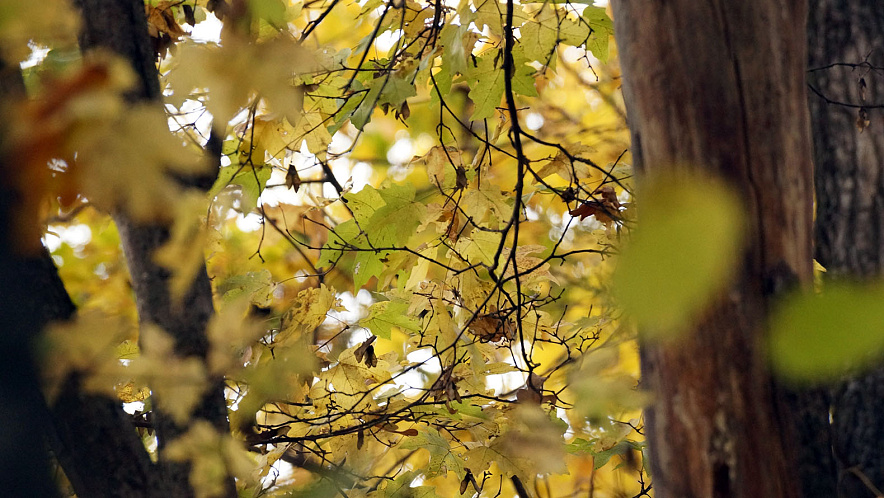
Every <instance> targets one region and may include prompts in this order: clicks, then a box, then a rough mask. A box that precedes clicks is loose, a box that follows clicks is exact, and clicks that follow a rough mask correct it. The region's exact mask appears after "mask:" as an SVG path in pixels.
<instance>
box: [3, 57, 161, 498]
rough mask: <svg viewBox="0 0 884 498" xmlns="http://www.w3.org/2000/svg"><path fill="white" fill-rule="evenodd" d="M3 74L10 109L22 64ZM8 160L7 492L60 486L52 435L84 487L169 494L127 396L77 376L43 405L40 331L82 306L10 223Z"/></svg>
mask: <svg viewBox="0 0 884 498" xmlns="http://www.w3.org/2000/svg"><path fill="white" fill-rule="evenodd" d="M0 62H2V61H0ZM2 73H3V74H2V83H0V101H2V103H3V106H2V107H3V112H4V115H5V112H6V111H8V110H9V106H10V105H12V103H13V102H14V101H18V100H19V99H22V98H24V97H25V90H24V83H23V81H22V78H21V73H20V68H19V67H18V66H17V65H16V66H8V65H3V71H2ZM2 122H3V123H6V122H7V120H6V119H4V120H2ZM0 135H3V134H2V133H0ZM4 148H5V147H4ZM10 165H15V166H16V167H17V166H18V163H17V162H16V161H12V160H9V159H8V158H6V157H5V153H0V170H2V172H0V186H2V187H0V188H2V192H3V194H2V195H0V199H2V200H0V220H2V222H0V282H2V285H0V302H2V303H3V305H2V306H0V310H2V312H0V317H2V318H0V323H3V324H4V333H3V334H2V338H0V350H2V351H4V352H8V354H4V357H5V358H6V360H5V361H4V368H3V371H4V372H8V373H9V375H8V376H7V375H4V376H3V379H2V382H0V386H2V387H0V406H2V407H3V409H2V410H0V441H2V442H0V461H2V462H3V463H2V471H0V475H2V478H0V482H2V483H3V491H4V493H5V494H6V495H8V496H52V495H54V494H56V490H55V489H54V488H55V485H54V483H52V482H51V480H50V478H49V473H48V467H47V453H46V448H47V446H46V444H48V445H49V447H51V450H52V452H53V454H54V456H55V459H56V460H57V461H58V463H59V464H60V465H61V466H62V468H63V469H64V472H65V475H66V476H67V478H68V480H69V481H70V483H71V485H72V487H73V489H74V491H75V492H76V493H77V494H78V495H79V496H83V497H88V496H120V497H162V496H168V493H167V492H166V487H165V484H164V482H163V481H162V479H161V478H160V475H159V473H158V472H157V470H158V469H157V468H156V467H155V466H154V465H153V464H152V463H151V462H150V458H149V456H148V454H147V451H146V450H145V448H144V445H143V444H142V442H141V439H140V438H139V437H138V435H137V433H136V432H135V430H134V427H133V426H132V423H131V419H130V418H129V417H128V416H127V415H126V414H125V413H124V412H123V409H122V406H121V404H120V402H119V400H115V399H110V398H107V397H104V396H98V395H91V394H85V393H83V392H81V391H80V386H79V384H78V381H77V379H76V378H71V379H70V380H69V381H68V382H67V384H66V385H65V386H64V387H63V388H62V389H61V391H60V393H59V395H58V398H57V399H56V400H55V401H54V403H53V405H52V406H51V407H50V408H47V406H46V404H45V400H44V399H43V394H42V392H41V391H40V388H39V376H38V374H37V369H36V368H35V366H34V364H33V360H32V355H31V353H32V350H33V348H34V346H35V345H36V343H37V342H38V341H39V334H40V332H41V330H42V329H43V328H44V327H45V326H46V325H47V324H48V323H50V322H52V321H56V320H66V319H68V318H70V317H71V316H72V315H73V313H74V311H75V307H74V304H73V303H72V302H71V299H70V297H69V296H68V294H67V291H66V290H65V288H64V284H63V283H62V281H61V279H60V278H59V276H58V272H57V270H56V268H55V266H54V264H53V262H52V259H51V258H50V256H49V254H48V252H46V250H45V249H44V248H43V247H42V245H41V244H40V242H39V241H38V240H33V241H25V240H22V236H23V234H22V233H19V232H20V231H15V230H13V229H12V218H11V215H12V213H14V211H13V210H14V208H15V207H16V206H17V205H20V203H21V198H22V197H21V196H22V193H21V192H20V191H19V190H18V189H19V185H18V182H16V181H14V178H15V175H16V172H17V170H14V169H10V168H9V166H10ZM15 247H28V248H31V250H30V251H28V252H18V251H15V250H14V248H15ZM34 248H36V249H34ZM12 351H15V352H14V353H13V352H12Z"/></svg>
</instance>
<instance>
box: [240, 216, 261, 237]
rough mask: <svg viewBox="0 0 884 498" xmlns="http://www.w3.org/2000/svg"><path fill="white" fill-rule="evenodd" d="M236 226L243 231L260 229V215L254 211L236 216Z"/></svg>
mask: <svg viewBox="0 0 884 498" xmlns="http://www.w3.org/2000/svg"><path fill="white" fill-rule="evenodd" d="M236 227H237V228H239V229H240V230H241V231H243V232H256V231H258V230H260V229H261V216H259V215H257V214H255V213H249V214H246V215H240V216H237V217H236Z"/></svg>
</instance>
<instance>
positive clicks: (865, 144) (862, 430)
mask: <svg viewBox="0 0 884 498" xmlns="http://www.w3.org/2000/svg"><path fill="white" fill-rule="evenodd" d="M809 14H810V15H809V18H808V61H809V68H810V70H809V72H808V84H809V85H810V87H811V92H810V93H809V96H808V98H809V104H810V112H811V126H812V130H813V140H814V163H815V166H816V175H815V184H816V185H815V186H816V197H817V224H816V229H815V237H816V259H817V261H819V262H820V263H821V264H822V265H823V266H825V267H826V269H827V276H828V277H829V278H833V279H839V278H851V279H860V280H868V279H871V278H874V277H878V276H880V274H881V272H882V267H884V50H882V45H881V35H882V33H884V8H882V6H881V5H880V4H878V3H877V2H868V1H864V0H812V1H811V2H810V10H809ZM863 86H865V88H863ZM863 106H866V108H865V110H861V109H862V108H863ZM861 114H865V115H867V119H868V121H869V124H868V126H859V125H858V121H860V120H864V119H866V118H864V117H861ZM861 128H862V129H861ZM882 413H884V369H882V368H879V369H878V370H877V371H875V372H872V373H870V374H868V375H865V376H860V377H856V378H854V379H851V380H849V381H848V382H846V383H845V385H843V386H842V387H841V388H840V389H838V390H837V391H836V393H835V396H834V400H833V408H832V423H833V425H832V429H833V434H834V449H835V456H836V459H837V461H838V480H839V483H838V494H839V495H840V496H843V497H859V498H863V497H867V496H868V497H872V496H875V495H876V494H875V492H874V491H873V490H872V489H871V488H870V487H869V486H868V485H867V484H868V483H864V482H863V479H862V478H861V477H860V476H861V475H862V476H864V477H865V478H867V479H868V481H869V483H870V484H872V486H874V487H875V488H877V489H878V490H884V450H882V448H884V418H882V416H881V414H882ZM879 493H880V491H879Z"/></svg>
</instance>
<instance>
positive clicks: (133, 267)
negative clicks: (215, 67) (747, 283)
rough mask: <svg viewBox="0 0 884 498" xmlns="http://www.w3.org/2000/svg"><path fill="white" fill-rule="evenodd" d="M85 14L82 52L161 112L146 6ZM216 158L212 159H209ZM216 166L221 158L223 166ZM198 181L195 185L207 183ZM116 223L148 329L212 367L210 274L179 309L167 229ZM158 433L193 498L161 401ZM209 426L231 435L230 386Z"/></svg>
mask: <svg viewBox="0 0 884 498" xmlns="http://www.w3.org/2000/svg"><path fill="white" fill-rule="evenodd" d="M75 3H76V4H77V6H78V7H79V8H80V9H81V11H82V17H83V26H84V27H83V32H82V34H81V40H80V44H81V46H82V47H83V49H84V50H89V49H94V48H104V49H109V50H111V51H113V52H115V53H117V54H119V55H121V56H122V57H123V58H125V59H126V60H127V61H128V62H129V63H130V65H131V67H132V69H133V70H134V72H135V74H136V75H137V76H138V82H139V84H138V87H137V88H136V89H135V90H134V91H133V92H132V93H131V95H130V99H131V100H132V101H155V102H157V105H160V103H159V102H160V100H161V99H162V95H161V92H160V86H159V73H158V71H157V68H156V63H155V61H156V58H155V55H154V53H153V48H152V44H151V42H150V38H149V36H148V30H147V20H146V17H145V13H144V3H143V2H142V1H141V0H76V2H75ZM213 152H214V151H210V155H214V154H213ZM216 159H217V158H216ZM201 180H202V179H195V181H194V183H202V182H201ZM114 220H115V222H116V223H117V226H118V228H119V231H120V238H121V240H122V243H123V249H124V251H125V253H126V261H127V264H128V267H129V273H130V275H131V278H132V287H133V289H134V290H135V297H136V301H137V306H138V316H139V320H140V321H141V322H142V323H154V324H157V325H159V326H160V327H162V328H163V329H164V330H165V331H166V332H168V333H169V334H170V335H171V336H172V337H173V338H174V339H175V352H176V353H177V354H179V355H181V356H197V357H200V358H202V359H205V357H206V355H207V353H208V339H207V337H206V325H207V324H208V321H209V318H210V317H211V316H212V314H213V313H214V308H213V303H212V288H211V284H210V282H209V277H208V275H207V274H206V269H205V266H203V267H202V268H201V269H200V270H199V271H198V272H197V275H196V277H195V278H194V282H193V284H192V286H191V288H190V290H189V291H187V292H186V293H185V295H184V297H183V299H182V301H181V302H177V303H176V302H175V300H174V299H173V298H172V296H171V294H170V290H169V279H170V273H169V271H168V270H166V269H165V268H163V267H161V266H159V265H157V264H156V263H154V261H153V255H154V252H155V251H156V249H158V248H159V247H161V246H162V245H163V244H164V243H165V242H166V241H167V240H168V238H169V231H168V227H167V226H164V225H156V224H155V225H144V224H139V223H135V222H133V221H132V220H131V219H130V218H129V217H128V216H127V215H126V214H125V213H117V214H115V215H114ZM157 407H158V409H157V410H156V416H155V417H154V420H155V428H156V431H157V440H158V443H159V444H158V446H159V452H160V459H161V464H162V466H163V468H164V472H165V473H166V478H167V482H168V483H169V485H170V486H172V494H173V495H174V496H182V497H183V496H190V495H192V493H193V491H192V490H191V489H190V486H189V484H188V473H189V469H188V466H186V465H183V464H177V463H172V462H169V461H166V460H165V459H164V458H163V450H164V448H165V446H166V444H167V443H168V442H170V441H172V440H174V439H176V438H177V437H179V436H180V435H182V434H183V433H184V432H185V431H186V430H187V427H180V426H179V425H177V424H176V423H175V422H174V421H173V420H172V419H171V417H169V416H168V415H166V414H165V413H164V412H163V409H162V407H163V400H162V399H159V400H158V403H157ZM200 419H202V420H207V421H209V422H210V423H211V424H212V425H214V426H215V428H216V429H218V430H219V431H221V432H228V431H229V430H230V429H229V425H228V421H227V404H226V401H225V397H224V381H223V379H214V381H213V383H212V385H211V387H210V389H209V390H208V391H207V393H206V395H205V396H204V397H203V399H202V401H201V403H200V404H199V405H198V406H197V408H196V410H195V411H194V413H193V418H192V420H200ZM226 494H227V495H228V496H236V488H235V486H234V482H233V479H232V478H230V477H228V479H227V483H226Z"/></svg>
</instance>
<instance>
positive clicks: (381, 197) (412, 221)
mask: <svg viewBox="0 0 884 498" xmlns="http://www.w3.org/2000/svg"><path fill="white" fill-rule="evenodd" d="M414 194H415V188H414V186H413V185H396V184H389V185H387V186H385V187H383V188H381V189H375V188H374V187H372V186H370V185H366V186H365V187H364V188H363V189H362V190H360V191H359V192H357V193H355V194H348V195H347V196H346V200H347V205H348V206H350V209H352V210H353V214H354V216H355V217H356V221H357V222H358V223H359V227H360V228H362V231H363V232H365V234H366V235H367V236H368V239H369V240H370V241H371V244H372V246H374V247H381V248H383V247H390V246H399V245H404V244H405V243H406V242H408V239H409V238H411V236H412V235H413V234H414V230H415V229H416V228H417V227H418V226H419V225H420V224H421V220H422V219H423V217H424V215H425V213H426V206H424V205H423V204H420V203H417V202H415V201H414Z"/></svg>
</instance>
